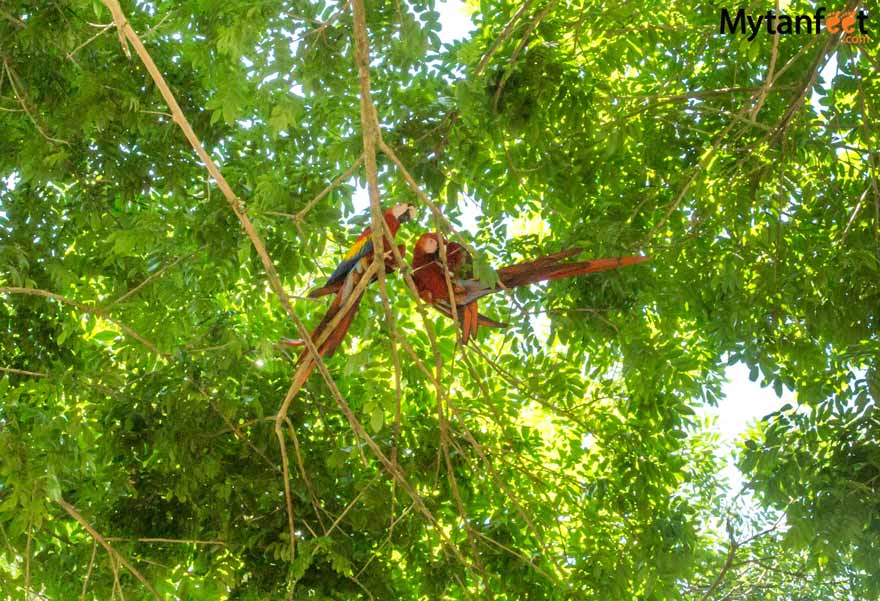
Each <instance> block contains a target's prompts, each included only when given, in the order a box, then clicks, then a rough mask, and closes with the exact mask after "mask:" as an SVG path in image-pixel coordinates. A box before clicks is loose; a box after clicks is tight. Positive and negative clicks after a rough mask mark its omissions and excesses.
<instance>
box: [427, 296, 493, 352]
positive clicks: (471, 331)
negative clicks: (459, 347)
mask: <svg viewBox="0 0 880 601" xmlns="http://www.w3.org/2000/svg"><path fill="white" fill-rule="evenodd" d="M434 308H436V309H437V310H438V311H440V312H441V313H442V314H443V315H445V316H446V317H448V318H450V319H452V318H453V317H452V310H451V309H450V308H449V302H448V301H441V302H436V303H434ZM456 312H457V313H458V323H459V325H461V341H462V343H463V344H467V343H468V341H469V340H470V339H471V336H473V335H475V334H476V333H477V329H479V327H480V326H483V327H484V328H506V327H507V326H508V324H506V323H503V322H501V321H495V320H494V319H491V318H489V317H486V316H485V315H483V314H482V313H480V312H478V311H477V303H475V302H474V303H468V304H466V305H459V306H458V307H456Z"/></svg>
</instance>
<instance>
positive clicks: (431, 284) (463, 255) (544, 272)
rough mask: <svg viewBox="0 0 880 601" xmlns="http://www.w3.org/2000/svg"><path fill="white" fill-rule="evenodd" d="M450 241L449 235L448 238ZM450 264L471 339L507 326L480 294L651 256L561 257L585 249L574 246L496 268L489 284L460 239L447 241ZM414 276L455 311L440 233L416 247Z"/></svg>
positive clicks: (437, 302)
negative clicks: (484, 308) (485, 310)
mask: <svg viewBox="0 0 880 601" xmlns="http://www.w3.org/2000/svg"><path fill="white" fill-rule="evenodd" d="M444 242H445V238H444ZM445 244H446V264H447V266H448V267H449V281H450V283H451V284H452V295H453V297H454V299H455V306H456V313H457V315H458V320H459V323H460V324H461V329H462V342H463V343H464V344H467V342H468V340H470V338H471V336H473V335H474V334H476V333H477V328H478V327H479V326H484V327H490V328H502V327H506V325H507V324H504V323H501V322H497V321H494V320H492V319H489V318H488V317H486V316H485V315H481V314H480V313H478V312H477V300H478V299H480V298H482V297H484V296H486V295H489V294H492V293H493V292H498V291H499V290H505V289H508V288H516V287H518V286H526V285H528V284H534V283H536V282H544V281H548V280H559V279H562V278H571V277H574V276H577V275H582V274H585V273H593V272H596V271H605V270H607V269H614V268H616V267H626V266H627V265H635V264H636V263H641V262H643V261H647V260H648V259H649V258H650V257H645V256H641V255H630V256H625V257H615V258H610V259H594V260H592V261H575V262H569V263H562V262H561V261H563V260H564V259H567V258H569V257H571V256H573V255H576V254H578V253H579V252H581V249H580V248H572V249H569V250H564V251H562V252H558V253H554V254H552V255H547V256H546V257H541V258H539V259H535V260H534V261H527V262H524V263H517V264H516V265H509V266H507V267H502V268H501V269H498V270H497V274H498V283H497V284H496V285H495V286H492V287H488V286H486V285H484V284H482V283H480V280H478V279H476V278H474V275H473V259H472V258H471V256H470V253H468V252H467V250H465V248H464V247H463V246H461V245H460V244H456V243H455V242H445ZM412 266H413V280H414V281H415V284H416V288H418V291H419V296H421V297H422V300H424V301H425V302H427V303H429V304H430V305H431V306H433V307H434V308H435V309H437V310H438V311H440V312H441V313H443V314H444V315H446V316H447V317H452V315H453V313H452V307H451V305H450V302H449V298H450V293H449V287H448V286H447V281H446V277H445V274H444V272H443V266H442V265H441V263H440V244H439V241H438V236H437V234H436V233H433V232H432V233H428V234H423V235H422V236H421V237H420V238H419V239H418V241H417V242H416V245H415V248H414V249H413V264H412Z"/></svg>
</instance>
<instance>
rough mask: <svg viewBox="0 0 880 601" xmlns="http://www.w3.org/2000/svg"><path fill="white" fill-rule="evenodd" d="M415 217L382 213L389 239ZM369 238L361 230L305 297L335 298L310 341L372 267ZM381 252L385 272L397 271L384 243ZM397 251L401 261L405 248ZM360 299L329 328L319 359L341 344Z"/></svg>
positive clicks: (397, 209)
mask: <svg viewBox="0 0 880 601" xmlns="http://www.w3.org/2000/svg"><path fill="white" fill-rule="evenodd" d="M415 216H416V208H415V207H414V206H413V205H410V204H398V205H394V206H393V207H391V208H390V209H388V210H386V211H385V213H384V218H385V223H386V224H388V230H389V231H390V232H391V236H392V237H393V236H396V235H397V230H398V229H400V224H401V223H406V222H407V221H410V220H412V219H414V218H415ZM372 234H373V229H372V228H371V227H368V228H367V229H365V230H364V231H363V232H362V233H361V235H360V236H358V238H357V240H355V242H354V245H353V246H352V247H351V249H350V250H349V251H348V252H347V253H345V256H344V257H343V258H342V261H341V262H340V263H339V265H337V266H336V269H335V270H333V273H332V274H330V278H329V279H328V280H327V283H326V284H324V285H323V286H321V287H320V288H315V289H314V290H312V291H311V292H310V293H309V297H311V298H317V297H320V296H324V295H327V294H334V293H335V294H336V296H335V297H334V298H333V302H332V303H330V307H329V308H328V309H327V313H326V314H325V315H324V317H323V319H321V322H320V323H319V324H318V326H317V327H316V328H315V329H314V330H313V331H312V340H314V341H316V342H317V339H318V337H319V336H321V334H322V333H323V332H324V330H325V329H326V327H327V326H328V325H329V323H330V322H331V321H332V320H333V318H334V317H336V315H337V313H339V311H340V310H341V309H342V308H343V307H344V305H345V304H346V303H347V302H348V299H349V298H350V296H351V294H352V293H353V292H354V289H355V288H356V287H357V285H358V282H360V281H361V278H362V277H363V275H364V273H365V272H366V270H367V269H368V268H369V266H370V263H372V261H373V241H372ZM383 236H384V233H383ZM384 251H385V252H384V255H385V257H384V258H385V271H386V272H391V271H394V270H395V269H396V268H397V264H396V262H395V260H394V257H393V254H392V251H391V247H390V245H389V243H388V240H385V241H384ZM397 251H398V253H399V254H400V256H401V258H402V257H403V256H404V254H405V252H406V248H405V247H404V245H403V244H399V245H397ZM362 296H363V294H362V293H361V294H359V295H358V297H357V298H356V299H355V301H354V304H353V305H351V308H350V309H349V310H348V312H347V313H346V314H345V316H344V317H343V318H342V320H341V321H340V322H339V323H338V324H336V327H334V328H333V331H332V332H330V335H329V336H328V337H327V338H326V340H325V341H324V342H323V343H322V344H321V345H320V346H319V347H318V352H319V353H321V356H322V357H328V358H329V357H332V356H333V353H335V352H336V349H337V348H338V347H339V345H340V344H341V343H342V339H343V338H345V334H346V332H348V328H349V326H351V322H352V320H353V319H354V316H355V313H357V310H358V305H360V302H361V297H362ZM282 343H283V344H285V345H287V346H303V345H304V342H303V341H302V340H290V339H287V338H285V339H283V340H282ZM304 356H305V353H303V355H302V356H301V357H300V360H302V359H303V357H304Z"/></svg>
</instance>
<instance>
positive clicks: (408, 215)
mask: <svg viewBox="0 0 880 601" xmlns="http://www.w3.org/2000/svg"><path fill="white" fill-rule="evenodd" d="M415 218H416V208H415V207H414V206H413V205H406V211H404V212H403V214H402V215H401V216H400V217H398V218H397V221H398V222H399V223H406V222H407V221H412V220H413V219H415Z"/></svg>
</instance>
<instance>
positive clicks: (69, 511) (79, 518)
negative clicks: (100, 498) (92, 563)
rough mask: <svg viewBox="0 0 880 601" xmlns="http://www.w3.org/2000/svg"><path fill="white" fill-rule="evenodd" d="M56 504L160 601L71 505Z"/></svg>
mask: <svg viewBox="0 0 880 601" xmlns="http://www.w3.org/2000/svg"><path fill="white" fill-rule="evenodd" d="M57 503H58V504H59V505H60V506H61V508H62V509H64V511H66V512H67V514H68V515H70V517H72V518H73V519H74V520H76V521H77V522H79V525H80V526H82V527H83V528H85V529H86V531H87V532H88V533H89V534H90V535H91V536H92V538H93V539H94V540H95V542H97V543H98V544H99V545H101V546H102V547H104V550H105V551H107V553H108V555H110V556H111V557H113V558H116V560H118V561H119V563H121V564H122V565H123V566H125V568H126V569H127V570H128V571H129V572H131V574H132V575H133V576H134V577H135V578H137V579H138V580H140V581H141V584H143V585H144V587H146V589H147V590H148V591H150V592H151V593H152V594H153V597H155V598H156V599H157V600H161V597H160V596H159V593H158V592H157V591H156V589H155V588H153V585H152V584H150V583H149V581H148V580H147V579H146V578H144V575H143V574H141V573H140V572H139V571H138V569H137V568H136V567H134V566H133V565H131V564H130V563H129V562H128V560H127V559H125V558H124V557H123V556H122V555H120V554H119V552H118V551H116V549H114V548H113V546H112V545H110V543H108V542H107V539H106V538H104V537H103V536H101V534H100V533H99V532H98V531H97V530H95V529H94V528H93V527H92V525H91V524H90V523H89V522H88V521H86V519H85V518H83V516H82V515H80V513H79V511H77V509H76V507H74V506H73V505H71V504H70V503H68V502H67V501H65V500H64V499H58V501H57Z"/></svg>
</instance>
